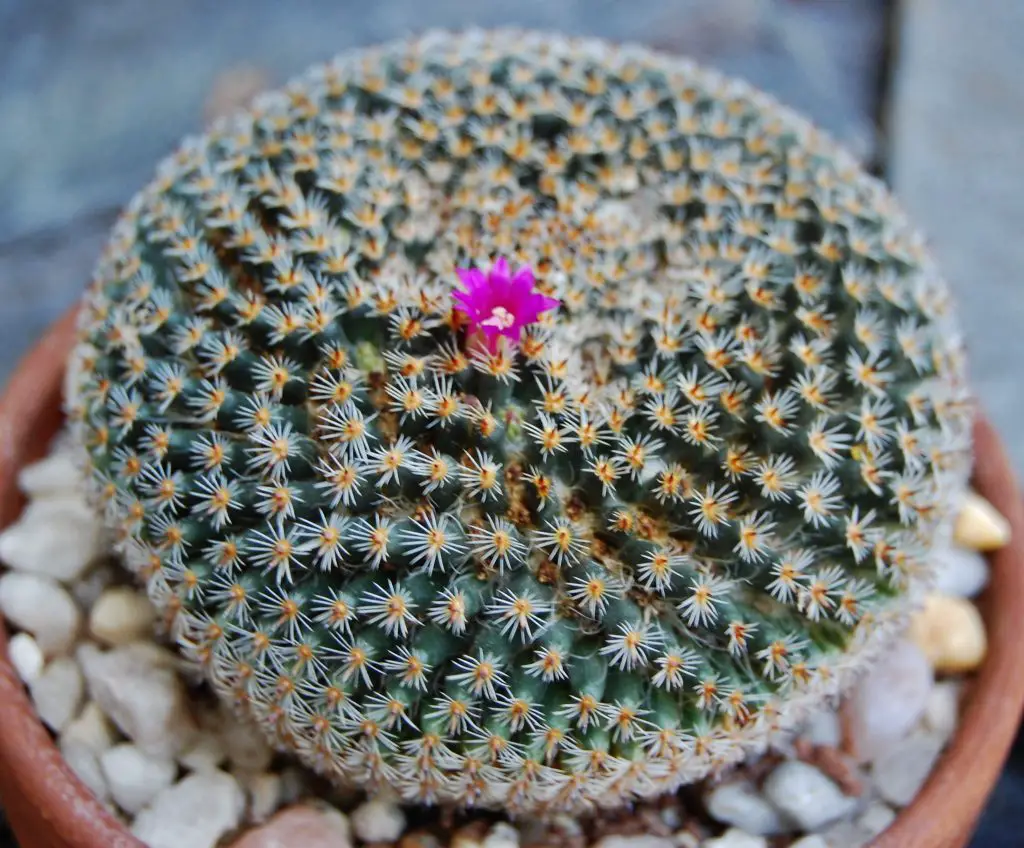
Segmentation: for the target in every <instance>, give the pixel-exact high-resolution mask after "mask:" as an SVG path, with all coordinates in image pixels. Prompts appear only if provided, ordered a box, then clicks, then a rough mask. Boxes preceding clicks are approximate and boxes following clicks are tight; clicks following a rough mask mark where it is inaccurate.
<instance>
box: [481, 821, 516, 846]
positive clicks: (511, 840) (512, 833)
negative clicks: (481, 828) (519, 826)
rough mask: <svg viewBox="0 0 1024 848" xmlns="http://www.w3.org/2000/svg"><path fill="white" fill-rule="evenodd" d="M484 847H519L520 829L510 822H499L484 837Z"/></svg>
mask: <svg viewBox="0 0 1024 848" xmlns="http://www.w3.org/2000/svg"><path fill="white" fill-rule="evenodd" d="M483 848H519V831H518V830H516V828H514V827H513V826H512V825H510V824H509V823H508V822H498V823H497V824H496V825H494V827H492V828H491V829H490V830H489V831H488V832H487V836H485V837H484V841H483Z"/></svg>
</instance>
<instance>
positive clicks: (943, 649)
mask: <svg viewBox="0 0 1024 848" xmlns="http://www.w3.org/2000/svg"><path fill="white" fill-rule="evenodd" d="M910 638H911V639H912V640H913V641H914V643H915V644H916V645H917V646H918V647H919V648H920V649H921V651H922V652H923V653H924V655H925V656H926V657H928V660H929V662H931V664H932V667H933V668H934V669H935V671H936V673H938V674H963V673H966V672H969V671H973V670H974V669H976V668H977V667H978V666H979V665H981V663H982V660H984V659H985V652H986V650H987V649H988V638H987V636H986V634H985V623H984V622H983V621H982V619H981V613H979V612H978V608H977V607H976V606H975V605H974V604H972V603H971V602H970V601H968V600H965V599H964V598H956V597H953V596H952V595H938V594H935V595H930V596H929V597H928V598H927V600H926V601H925V603H924V607H923V608H922V609H921V610H920V611H919V612H917V613H916V614H915V615H914V617H913V619H912V621H911V624H910Z"/></svg>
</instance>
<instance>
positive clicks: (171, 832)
mask: <svg viewBox="0 0 1024 848" xmlns="http://www.w3.org/2000/svg"><path fill="white" fill-rule="evenodd" d="M244 809H245V795H244V794H243V792H242V789H241V787H240V786H239V785H238V782H237V781H236V780H235V779H234V778H233V777H232V776H231V775H230V774H226V773H224V772H222V771H209V772H196V773H195V774H191V775H189V776H188V777H186V778H185V779H184V780H181V781H179V782H178V783H175V784H173V785H172V786H169V787H167V788H166V789H164V790H163V791H162V792H160V793H159V794H158V795H157V796H156V798H154V799H153V803H152V804H150V805H149V806H148V807H146V808H145V809H144V810H143V811H142V812H141V813H139V815H138V816H137V817H136V819H135V821H134V823H133V824H132V828H131V830H132V834H133V835H134V836H135V838H136V839H138V840H140V841H141V842H144V843H145V844H146V845H147V846H148V848H185V846H188V848H214V846H215V845H216V844H217V843H218V842H219V841H220V839H221V837H223V836H224V835H225V834H226V833H229V832H230V831H232V830H234V829H235V828H236V827H238V825H239V824H240V823H241V820H242V812H243V811H244Z"/></svg>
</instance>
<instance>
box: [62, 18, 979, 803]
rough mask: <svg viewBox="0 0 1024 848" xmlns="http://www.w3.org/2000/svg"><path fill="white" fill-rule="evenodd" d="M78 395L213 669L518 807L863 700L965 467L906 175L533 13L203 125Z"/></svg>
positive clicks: (763, 105)
mask: <svg viewBox="0 0 1024 848" xmlns="http://www.w3.org/2000/svg"><path fill="white" fill-rule="evenodd" d="M512 278H517V279H518V281H519V282H518V283H516V285H519V286H520V290H519V294H517V295H516V296H515V297H516V298H518V300H515V299H514V300H515V302H513V301H512V300H509V301H508V303H507V304H506V301H504V300H501V297H505V296H506V294H507V293H508V292H509V291H511V289H510V286H512V282H511V279H512ZM534 286H535V287H536V288H534ZM495 292H499V294H500V293H501V292H505V293H506V294H501V295H500V297H499V295H496V294H495ZM492 296H493V297H498V300H493V298H492ZM508 297H512V296H511V295H508ZM474 298H475V299H474ZM488 298H492V299H491V300H488ZM531 298H532V300H531ZM499 301H500V303H499ZM481 304H482V305H481ZM503 304H504V305H503ZM523 304H527V306H523ZM531 304H532V305H531ZM506 306H507V308H506ZM527 307H529V308H527ZM524 309H525V310H526V312H523V310H524ZM474 310H476V312H474ZM481 310H482V311H481ZM517 310H519V311H518V312H517ZM527 312H528V313H529V314H526V313H527ZM520 324H522V325H525V326H520ZM69 386H70V396H69V402H68V408H69V412H70V415H71V417H72V419H73V420H74V422H75V427H76V432H77V437H78V439H79V441H80V443H81V445H82V446H83V448H84V449H85V453H86V455H87V457H88V465H89V467H90V472H91V479H92V481H93V485H92V489H93V492H94V494H95V496H96V500H97V502H98V503H100V504H102V507H103V509H104V511H105V514H106V516H107V518H108V519H109V520H110V521H111V523H112V524H113V525H114V526H115V527H116V528H117V531H118V537H119V542H120V544H121V547H122V549H123V551H124V554H125V557H126V561H127V562H128V564H129V565H130V566H131V567H132V568H133V570H135V571H136V572H137V573H138V574H139V575H140V577H141V578H142V579H144V580H145V581H146V585H147V586H148V589H149V593H150V595H151V597H152V598H153V600H154V601H155V602H156V604H157V605H158V607H159V609H160V610H162V612H163V613H164V617H165V621H166V623H167V625H168V627H169V628H170V629H171V632H172V633H173V635H174V637H175V638H176V639H177V641H178V642H179V643H180V644H181V646H182V648H183V649H184V650H185V651H186V653H187V654H188V656H189V657H191V658H192V659H194V660H195V661H196V662H197V663H198V664H199V666H200V667H201V668H202V670H203V672H204V674H205V677H206V679H207V680H208V681H209V683H210V684H211V685H212V687H213V688H214V689H215V690H216V691H217V693H218V694H220V695H221V696H222V697H224V698H226V699H230V700H231V701H232V702H233V703H234V704H236V705H237V707H238V708H239V710H241V711H242V712H243V713H244V714H246V715H248V716H250V717H251V718H252V719H254V720H255V721H256V722H258V723H259V725H260V726H261V727H263V728H264V729H265V731H266V733H267V734H268V735H269V736H270V737H271V738H272V739H273V740H274V741H275V742H276V743H277V744H279V745H280V746H282V747H283V748H285V749H287V750H290V751H293V752H295V753H296V754H297V755H298V756H299V757H300V758H301V759H302V760H303V761H304V762H305V763H307V764H308V765H310V766H311V767H313V768H315V769H317V770H318V771H320V772H322V773H324V774H326V775H328V776H330V777H332V778H334V779H336V780H339V781H347V782H379V783H386V784H388V785H391V786H393V787H395V788H397V789H398V790H399V791H400V792H401V794H402V795H403V796H404V797H406V798H408V799H411V800H419V801H424V802H438V801H441V802H451V801H454V802H458V803H465V804H480V805H488V806H496V805H503V806H505V807H507V808H510V809H513V810H545V809H559V810H575V809H581V808H585V807H587V806H590V805H594V804H614V803H619V802H621V801H623V800H625V799H628V798H631V797H637V796H649V795H652V794H654V793H657V792H663V791H667V790H670V789H672V788H673V787H675V786H678V785H679V784H681V783H684V782H687V781H692V780H695V779H698V778H700V777H702V776H703V775H705V774H707V773H709V772H710V771H712V770H713V769H716V768H720V767H722V766H725V765H727V764H729V763H732V762H736V761H737V760H738V759H740V758H742V757H743V756H745V755H747V754H749V753H750V752H753V751H756V750H758V749H759V748H760V747H761V746H763V744H764V743H765V741H766V740H767V739H768V738H769V737H770V734H771V733H772V732H773V731H775V730H777V729H779V728H783V727H786V726H791V725H792V724H793V723H794V722H795V721H797V720H799V718H800V717H801V716H802V715H803V713H804V709H805V708H806V707H808V706H816V705H818V704H819V703H820V702H821V701H822V699H824V698H827V697H829V696H831V695H832V694H834V693H835V692H836V691H838V689H839V688H840V687H841V685H842V684H843V682H844V681H845V680H847V679H848V678H849V676H850V674H851V673H852V671H853V670H855V669H856V668H858V667H860V666H862V665H863V662H864V659H865V657H869V656H870V651H871V649H872V647H873V646H874V647H877V645H879V644H882V641H883V640H884V637H885V636H886V634H887V633H888V632H889V631H890V630H891V629H892V628H893V627H894V626H895V625H896V624H898V622H899V621H900V620H901V618H902V617H903V616H904V615H905V612H906V610H907V609H908V606H909V603H910V599H911V598H912V596H913V592H914V589H915V587H916V586H917V585H918V584H919V583H921V582H923V581H924V580H925V579H926V578H927V568H926V567H925V562H924V558H925V556H926V554H927V550H928V547H929V544H930V537H931V536H932V535H933V534H935V533H937V532H941V531H942V530H943V528H944V527H945V526H946V525H945V516H946V515H947V514H948V512H949V508H950V505H951V504H952V503H953V502H954V501H955V498H956V497H957V496H958V494H959V493H960V492H961V491H962V489H963V486H964V481H965V478H966V473H967V468H968V460H969V425H970V408H969V404H968V402H967V394H966V390H965V387H964V379H963V368H962V363H961V354H960V344H959V338H958V335H957V331H956V327H955V326H954V325H953V323H952V319H951V317H950V315H949V302H948V298H947V295H946V292H945V289H944V287H943V285H942V283H941V281H939V279H938V278H937V277H936V275H935V272H934V270H933V269H932V267H931V265H930V263H929V261H928V258H927V256H926V255H925V253H924V251H923V249H922V246H921V242H920V240H919V239H918V238H917V237H916V235H915V234H914V232H913V231H912V230H911V229H910V228H909V227H908V225H907V224H906V222H905V221H904V219H903V217H902V216H901V214H900V213H899V211H898V209H897V208H896V207H895V206H894V204H893V202H892V201H891V199H890V198H889V196H888V195H887V194H886V192H885V191H884V190H883V189H882V187H881V186H880V185H879V184H878V183H877V182H876V181H875V180H873V179H872V178H870V177H868V176H866V175H864V174H863V173H861V172H860V171H859V170H858V169H857V167H856V165H855V164H854V163H853V162H852V161H851V160H850V159H849V158H848V157H846V156H845V155H844V154H843V153H842V152H841V151H839V150H838V149H836V148H835V146H834V145H833V144H832V143H831V142H830V141H829V140H828V139H827V138H825V137H824V136H823V135H821V134H820V133H818V132H817V131H815V130H814V129H813V128H812V127H811V126H810V125H809V124H807V123H806V122H805V121H803V120H802V119H800V118H799V117H798V116H795V115H793V114H792V113H790V112H788V111H786V110H785V109H783V108H781V107H780V106H778V105H777V104H775V103H774V102H772V101H771V100H770V98H768V97H767V96H765V95H763V94H761V93H758V92H756V91H754V90H751V89H750V88H748V87H746V86H744V85H741V84H739V83H736V82H734V81H731V80H728V79H725V78H721V77H719V76H716V75H714V74H713V73H711V72H708V71H705V70H702V69H699V68H697V67H695V66H694V65H692V64H690V63H688V62H686V61H684V60H681V59H676V58H670V57H665V56H660V55H656V54H652V53H650V52H648V51H646V50H644V49H641V48H631V47H612V46H610V45H607V44H603V43H600V42H595V41H588V40H582V41H570V40H563V39H560V38H558V37H549V36H542V35H537V34H532V33H522V32H499V33H467V34H461V35H446V34H431V35H428V36H425V37H423V38H421V39H417V40H413V41H408V42H402V43H398V44H393V45H388V46H386V47H383V48H379V49H373V50H369V51H365V52H362V53H354V54H350V55H346V56H342V57H341V58H339V59H338V60H336V61H335V62H333V63H331V64H328V65H326V66H323V67H320V68H318V69H315V70H314V71H312V72H311V73H310V74H308V75H307V76H306V77H305V78H303V79H302V80H301V81H299V82H297V83H295V84H293V85H292V86H290V87H288V88H287V89H286V90H285V91H283V92H281V93H277V94H271V95H267V96H265V97H263V98H261V99H260V100H259V101H257V103H256V104H255V106H254V108H253V110H252V111H251V112H249V113H246V114H243V115H240V116H237V117H236V118H233V119H231V120H229V121H225V122H222V123H221V124H219V125H217V126H216V127H214V128H213V130H212V131H211V132H210V133H209V134H208V135H205V136H203V137H201V138H197V139H193V140H190V141H189V142H187V143H186V144H185V145H184V146H183V147H182V148H181V149H180V151H179V152H178V153H177V154H176V155H174V156H173V157H171V158H170V159H169V160H168V161H167V162H165V163H164V165H163V166H162V167H161V169H160V170H159V172H158V175H157V178H156V180H155V181H154V182H153V183H152V184H151V185H150V186H149V187H147V188H146V189H145V190H144V191H143V192H142V193H141V194H140V195H138V197H136V198H135V200H134V201H133V202H132V203H131V204H130V206H129V207H128V209H127V210H126V212H125V213H124V215H123V216H122V217H121V219H120V221H119V222H118V224H117V225H116V229H115V232H114V235H113V238H112V240H111V242H110V245H109V247H108V249H107V251H106V252H105V254H104V257H103V259H102V261H101V263H100V265H99V267H98V269H97V272H96V274H95V278H94V281H93V283H92V285H91V287H90V290H89V293H88V295H87V297H86V299H85V302H84V305H83V311H82V318H81V340H80V344H79V345H78V347H77V350H76V352H75V355H74V357H73V361H72V363H71V372H70V376H69Z"/></svg>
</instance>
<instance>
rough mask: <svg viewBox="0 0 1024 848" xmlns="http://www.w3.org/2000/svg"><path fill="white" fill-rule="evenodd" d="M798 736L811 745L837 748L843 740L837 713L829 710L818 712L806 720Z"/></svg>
mask: <svg viewBox="0 0 1024 848" xmlns="http://www.w3.org/2000/svg"><path fill="white" fill-rule="evenodd" d="M800 735H801V736H802V737H803V738H804V739H806V740H807V741H808V742H810V743H811V744H812V745H822V746H824V747H826V748H835V747H837V746H838V745H839V744H840V743H841V742H842V740H843V730H842V727H841V726H840V722H839V715H838V713H837V712H836V711H835V710H833V709H830V708H825V709H823V710H818V712H816V713H814V714H813V715H812V716H811V717H810V718H809V719H808V720H807V724H806V725H804V729H803V732H802V733H801V734H800Z"/></svg>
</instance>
